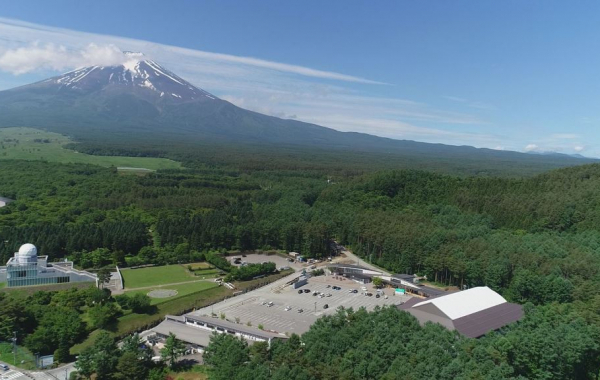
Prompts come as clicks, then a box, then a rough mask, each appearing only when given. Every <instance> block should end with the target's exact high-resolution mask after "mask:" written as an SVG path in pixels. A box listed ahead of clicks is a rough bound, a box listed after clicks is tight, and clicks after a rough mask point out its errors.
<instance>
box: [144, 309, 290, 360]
mask: <svg viewBox="0 0 600 380" xmlns="http://www.w3.org/2000/svg"><path fill="white" fill-rule="evenodd" d="M152 332H153V333H154V335H153V336H150V337H149V338H148V339H149V341H154V340H155V341H156V342H155V343H159V342H160V341H164V340H165V339H166V338H167V337H168V336H169V334H171V333H173V334H175V335H176V336H177V339H179V340H181V341H183V342H185V343H186V344H187V346H188V348H189V349H190V350H193V351H196V352H202V351H204V349H205V348H206V347H207V346H208V344H209V343H210V337H211V335H212V334H214V333H217V334H230V335H234V336H237V337H239V338H242V339H244V340H246V341H247V342H248V344H250V345H251V344H254V343H255V342H267V343H268V344H269V345H270V344H271V342H272V341H273V340H274V339H286V338H287V337H286V336H285V335H282V334H278V333H274V332H270V331H263V330H259V329H255V328H252V327H249V326H245V325H242V324H238V323H233V322H229V321H227V320H223V319H219V318H213V317H207V316H195V315H183V316H172V315H167V316H166V317H165V320H164V321H163V322H161V323H160V324H159V325H158V326H156V327H154V328H153V329H152ZM159 344H160V343H159Z"/></svg>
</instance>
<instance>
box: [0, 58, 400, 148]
mask: <svg viewBox="0 0 600 380" xmlns="http://www.w3.org/2000/svg"><path fill="white" fill-rule="evenodd" d="M125 56H126V57H127V60H126V61H125V62H124V63H123V64H120V65H114V66H90V67H83V68H79V69H76V70H73V71H70V72H67V73H65V74H62V75H59V76H56V77H52V78H49V79H46V80H43V81H41V82H37V83H33V84H29V85H25V86H21V87H17V88H13V89H10V90H5V91H0V127H10V126H27V127H36V128H44V129H47V130H50V131H55V132H59V133H64V134H68V135H71V136H73V137H75V138H76V139H79V140H89V137H90V133H92V134H93V135H95V136H98V135H99V134H102V135H111V136H120V137H127V136H129V137H130V136H131V134H132V133H135V134H138V135H139V134H145V135H146V136H154V137H156V138H158V139H163V138H169V139H179V140H182V139H184V140H186V141H190V140H202V141H207V140H218V141H236V142H254V143H283V144H292V145H307V144H308V145H323V144H335V145H340V144H342V145H347V144H350V145H357V144H363V143H364V142H362V141H358V140H356V136H357V135H359V134H356V133H343V132H338V131H335V130H333V129H330V128H325V127H321V126H318V125H314V124H308V123H303V122H300V121H296V120H286V119H280V118H277V117H273V116H267V115H263V114H260V113H257V112H253V111H248V110H245V109H242V108H239V107H237V106H235V105H233V104H231V103H229V102H227V101H225V100H222V99H219V98H218V97H216V96H214V95H212V94H210V93H209V92H207V91H204V90H202V89H200V88H198V87H196V86H194V85H193V84H191V83H189V82H188V81H186V80H185V79H183V78H181V77H179V76H178V75H177V74H175V73H173V72H171V71H169V70H167V69H166V68H164V67H162V66H161V65H160V64H158V63H156V62H154V61H152V60H149V59H145V57H144V56H143V55H142V54H141V53H132V52H125ZM363 136H367V137H368V138H370V139H375V140H378V141H379V140H386V141H392V140H389V139H383V138H379V137H375V136H370V135H363Z"/></svg>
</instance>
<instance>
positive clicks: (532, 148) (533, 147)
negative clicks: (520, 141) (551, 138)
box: [525, 144, 540, 152]
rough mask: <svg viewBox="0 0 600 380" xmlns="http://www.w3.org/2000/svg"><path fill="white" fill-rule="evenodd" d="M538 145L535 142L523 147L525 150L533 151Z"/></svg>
mask: <svg viewBox="0 0 600 380" xmlns="http://www.w3.org/2000/svg"><path fill="white" fill-rule="evenodd" d="M539 148H540V147H539V146H537V145H536V144H529V145H527V146H526V147H525V151H526V152H535V151H537V150H538V149H539Z"/></svg>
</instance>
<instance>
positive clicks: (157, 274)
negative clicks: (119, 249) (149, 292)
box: [121, 264, 198, 289]
mask: <svg viewBox="0 0 600 380" xmlns="http://www.w3.org/2000/svg"><path fill="white" fill-rule="evenodd" d="M121 274H122V275H123V280H124V281H125V289H133V288H142V287H148V286H156V285H165V284H175V283H178V282H189V281H195V280H198V278H196V277H194V276H193V275H192V274H191V273H190V272H189V271H188V270H187V269H186V268H185V267H184V266H183V265H178V264H176V265H164V266H160V267H148V268H139V269H121Z"/></svg>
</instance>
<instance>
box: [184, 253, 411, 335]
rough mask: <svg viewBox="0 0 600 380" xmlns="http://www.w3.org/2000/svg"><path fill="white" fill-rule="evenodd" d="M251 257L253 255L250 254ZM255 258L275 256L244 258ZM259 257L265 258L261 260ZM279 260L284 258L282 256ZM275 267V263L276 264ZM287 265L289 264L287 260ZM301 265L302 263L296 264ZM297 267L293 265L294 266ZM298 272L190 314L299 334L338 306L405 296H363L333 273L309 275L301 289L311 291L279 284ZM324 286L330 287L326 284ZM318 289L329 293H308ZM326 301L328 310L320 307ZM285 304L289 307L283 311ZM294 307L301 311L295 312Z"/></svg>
mask: <svg viewBox="0 0 600 380" xmlns="http://www.w3.org/2000/svg"><path fill="white" fill-rule="evenodd" d="M252 256H255V257H252ZM257 257H258V258H259V259H258V261H257V262H262V261H274V260H272V259H271V258H273V257H275V256H262V255H249V256H248V257H246V258H244V259H246V260H244V261H247V262H252V261H250V260H251V259H256V258H257ZM262 258H269V260H264V259H262ZM280 259H281V260H283V261H285V262H286V263H287V261H286V260H285V259H283V258H280ZM277 265H278V266H279V264H277ZM288 265H289V263H288ZM300 267H302V265H300ZM296 269H297V267H296ZM298 275H299V273H294V274H292V275H290V276H287V277H286V278H284V279H281V280H279V281H276V282H274V283H273V284H271V285H270V286H267V287H263V288H260V289H257V290H254V291H251V292H248V293H246V294H243V295H240V296H237V297H234V298H231V299H228V300H225V301H223V302H220V303H218V304H215V305H213V306H212V307H207V308H204V309H199V310H197V311H195V312H192V313H190V314H191V315H210V314H211V312H214V313H216V314H219V315H220V314H221V313H224V314H225V317H226V318H227V319H228V320H230V321H232V322H235V321H236V318H239V321H240V323H242V324H246V323H247V322H250V323H251V324H252V326H254V327H258V325H259V324H262V325H263V326H264V329H265V330H272V331H276V332H281V333H286V332H287V333H297V334H302V333H304V332H306V331H308V329H309V328H310V325H311V324H313V323H314V322H315V321H316V320H317V319H318V318H319V317H321V316H322V315H326V314H333V313H335V310H336V309H337V308H338V307H339V306H343V307H345V308H350V307H352V308H353V309H355V310H356V309H358V308H360V307H365V308H366V309H367V310H373V309H374V308H375V307H376V306H383V305H396V304H399V303H401V302H405V301H406V300H408V299H409V298H410V297H409V296H396V295H394V291H393V289H385V290H384V292H385V294H386V295H387V296H388V299H385V298H384V297H383V296H382V297H380V298H376V297H375V295H373V296H372V297H367V296H365V295H363V294H361V293H362V292H363V291H362V290H361V287H362V286H363V285H361V284H358V283H356V282H354V281H352V280H349V279H346V278H342V277H337V276H331V275H330V276H320V277H315V278H311V279H310V280H309V283H308V284H307V285H305V286H303V287H302V288H301V289H310V290H311V293H303V294H298V290H297V289H294V288H293V287H291V286H285V287H284V286H283V285H284V284H285V283H286V282H287V281H290V280H291V279H293V278H295V277H297V276H298ZM328 285H329V286H330V287H328ZM334 285H335V286H339V287H341V288H342V289H341V290H333V289H332V288H331V286H334ZM366 287H367V292H372V293H373V294H375V290H374V288H373V286H372V285H371V284H368V285H366ZM350 289H357V290H358V293H357V294H353V293H349V290H350ZM314 291H319V292H323V293H325V294H331V297H323V298H319V297H318V296H313V295H312V292H314ZM263 302H273V304H274V305H273V306H272V307H268V306H267V305H263ZM325 304H327V305H328V306H329V308H328V309H324V308H323V306H324V305H325ZM287 306H290V307H291V310H289V311H286V310H285V308H286V307H287ZM298 309H303V310H304V311H303V312H301V313H299V312H298Z"/></svg>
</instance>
